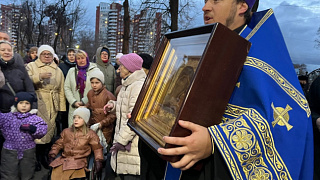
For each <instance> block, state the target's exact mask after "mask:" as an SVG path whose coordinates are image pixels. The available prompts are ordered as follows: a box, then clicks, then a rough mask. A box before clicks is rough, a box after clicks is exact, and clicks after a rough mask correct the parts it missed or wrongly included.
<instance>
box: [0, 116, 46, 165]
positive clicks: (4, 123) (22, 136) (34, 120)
mask: <svg viewBox="0 0 320 180" xmlns="http://www.w3.org/2000/svg"><path fill="white" fill-rule="evenodd" d="M22 124H30V125H33V126H36V127H37V131H36V132H35V133H33V134H29V133H28V132H23V131H20V126H21V125H22ZM47 127H48V126H47V124H46V122H44V120H43V119H42V118H40V117H39V116H37V115H36V114H31V113H20V112H13V113H12V112H9V113H0V130H1V131H2V135H3V137H4V138H5V142H4V143H3V147H4V148H6V149H9V150H16V151H17V152H18V157H17V158H18V159H22V158H23V151H24V150H26V149H31V148H34V147H35V146H36V143H34V139H40V138H42V137H43V136H44V135H45V134H46V133H47Z"/></svg>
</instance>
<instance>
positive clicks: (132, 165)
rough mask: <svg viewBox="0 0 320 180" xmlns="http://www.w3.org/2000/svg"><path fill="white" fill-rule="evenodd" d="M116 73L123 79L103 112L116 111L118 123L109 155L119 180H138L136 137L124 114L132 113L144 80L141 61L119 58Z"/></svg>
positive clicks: (135, 56)
mask: <svg viewBox="0 0 320 180" xmlns="http://www.w3.org/2000/svg"><path fill="white" fill-rule="evenodd" d="M119 61H120V67H119V69H118V70H117V71H118V72H119V73H120V77H121V78H122V86H121V90H120V92H119V94H118V97H117V101H113V100H110V101H109V102H108V104H107V105H105V107H104V109H105V110H107V109H108V110H109V109H110V111H111V112H116V116H117V122H116V128H115V134H114V140H113V146H112V147H111V148H110V152H111V167H112V169H113V171H114V172H115V173H117V174H118V175H119V176H120V178H121V179H122V180H123V179H130V180H135V179H140V157H139V152H138V140H139V137H138V136H137V135H136V134H135V133H134V132H133V131H132V130H131V129H130V128H129V126H128V125H127V122H128V118H127V115H128V114H129V113H131V111H132V110H133V107H134V105H135V103H136V101H137V99H138V96H139V93H140V90H141V88H142V85H143V83H144V80H145V78H146V73H145V72H144V70H143V69H142V62H143V60H142V58H141V57H140V56H139V55H137V54H135V53H130V54H127V55H123V56H122V57H121V58H120V60H119Z"/></svg>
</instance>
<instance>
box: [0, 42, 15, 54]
mask: <svg viewBox="0 0 320 180" xmlns="http://www.w3.org/2000/svg"><path fill="white" fill-rule="evenodd" d="M3 43H5V44H9V45H10V46H11V48H12V52H13V48H14V47H13V45H12V44H11V43H10V42H9V41H5V40H0V44H3Z"/></svg>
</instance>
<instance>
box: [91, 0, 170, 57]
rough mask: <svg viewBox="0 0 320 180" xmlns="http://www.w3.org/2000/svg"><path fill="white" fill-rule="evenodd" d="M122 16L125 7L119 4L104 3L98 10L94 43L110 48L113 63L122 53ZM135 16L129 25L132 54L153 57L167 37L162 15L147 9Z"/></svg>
mask: <svg viewBox="0 0 320 180" xmlns="http://www.w3.org/2000/svg"><path fill="white" fill-rule="evenodd" d="M123 13H124V11H123V8H122V5H121V4H118V3H111V4H108V3H104V2H101V3H100V4H99V6H97V9H96V30H95V41H96V43H98V44H97V45H98V46H102V45H106V46H108V47H109V49H110V53H111V58H112V60H114V58H115V56H116V54H117V53H119V52H122V44H123V30H124V25H123V24H124V23H123ZM131 17H132V15H131ZM133 17H134V18H133V19H131V23H130V40H129V41H130V42H129V51H130V52H135V53H148V54H150V55H151V56H154V55H155V51H156V49H157V48H158V46H159V44H160V40H161V37H162V35H163V34H164V30H163V27H162V14H161V13H153V12H149V11H148V10H147V9H145V10H142V11H141V13H140V14H137V15H134V16H133Z"/></svg>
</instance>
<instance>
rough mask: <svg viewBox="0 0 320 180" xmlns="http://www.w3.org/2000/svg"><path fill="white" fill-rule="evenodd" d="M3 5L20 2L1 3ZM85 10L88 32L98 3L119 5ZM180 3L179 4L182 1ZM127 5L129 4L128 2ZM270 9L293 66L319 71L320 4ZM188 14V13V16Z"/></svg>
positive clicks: (298, 2) (263, 0) (313, 0)
mask: <svg viewBox="0 0 320 180" xmlns="http://www.w3.org/2000/svg"><path fill="white" fill-rule="evenodd" d="M2 1H4V3H5V4H8V3H12V2H13V1H15V2H16V3H17V2H20V0H1V2H2ZM83 1H84V6H85V7H87V8H88V9H87V16H86V19H87V22H89V24H90V25H91V26H93V27H92V28H94V25H95V24H94V23H95V10H96V6H98V5H99V2H108V3H110V2H118V3H122V2H123V1H119V0H118V1H110V0H108V1H102V0H83ZM182 1H183V0H182ZM194 1H195V2H196V4H197V5H198V7H196V8H195V9H194V11H193V12H194V13H196V14H199V15H198V16H197V18H196V19H195V21H194V26H201V25H203V21H202V11H201V8H202V6H203V5H204V0H194ZM129 2H131V0H129ZM268 8H272V9H273V10H274V14H275V16H276V18H277V20H278V23H279V25H280V28H281V30H282V33H283V36H284V39H285V41H286V44H287V47H288V50H289V53H290V56H291V58H292V61H293V63H299V64H302V63H304V64H307V65H308V71H309V72H310V71H311V70H313V69H316V68H318V67H320V49H317V48H315V46H316V42H315V40H316V39H320V36H318V35H317V30H318V29H319V27H320V1H319V0H290V1H289V0H288V1H281V0H280V1H274V0H260V4H259V9H258V10H265V9H268ZM191 13H192V12H191Z"/></svg>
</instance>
